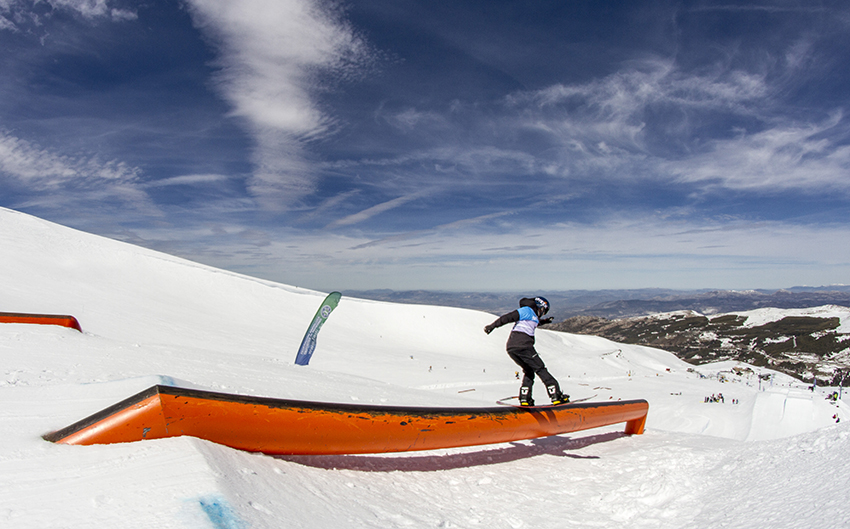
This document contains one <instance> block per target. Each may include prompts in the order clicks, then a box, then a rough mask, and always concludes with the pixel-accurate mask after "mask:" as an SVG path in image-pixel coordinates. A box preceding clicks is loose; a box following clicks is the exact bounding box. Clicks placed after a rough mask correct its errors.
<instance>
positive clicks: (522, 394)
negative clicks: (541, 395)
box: [519, 386, 534, 406]
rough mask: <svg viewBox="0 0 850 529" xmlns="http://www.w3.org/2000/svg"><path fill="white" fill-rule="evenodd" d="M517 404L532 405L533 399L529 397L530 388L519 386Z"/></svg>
mask: <svg viewBox="0 0 850 529" xmlns="http://www.w3.org/2000/svg"><path fill="white" fill-rule="evenodd" d="M519 405H520V406H534V399H532V398H531V388H530V387H528V386H523V387H521V388H519Z"/></svg>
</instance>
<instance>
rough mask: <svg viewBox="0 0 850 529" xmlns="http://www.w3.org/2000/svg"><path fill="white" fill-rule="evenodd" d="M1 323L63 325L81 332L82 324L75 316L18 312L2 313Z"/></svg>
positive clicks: (0, 313)
mask: <svg viewBox="0 0 850 529" xmlns="http://www.w3.org/2000/svg"><path fill="white" fill-rule="evenodd" d="M0 323H37V324H41V325H61V326H62V327H70V328H71V329H77V330H78V331H80V332H83V330H82V329H81V328H80V322H78V321H77V318H75V317H73V316H63V315H53V314H21V313H17V312H0Z"/></svg>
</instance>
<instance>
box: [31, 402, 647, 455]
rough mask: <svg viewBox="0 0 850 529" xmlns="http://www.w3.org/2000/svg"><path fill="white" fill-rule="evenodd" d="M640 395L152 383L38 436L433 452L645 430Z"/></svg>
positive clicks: (280, 451) (294, 450) (269, 448)
mask: <svg viewBox="0 0 850 529" xmlns="http://www.w3.org/2000/svg"><path fill="white" fill-rule="evenodd" d="M648 411H649V404H648V403H647V402H646V401H645V400H630V401H616V402H613V401H609V402H600V403H578V404H573V405H567V406H559V407H553V408H531V409H529V408H519V407H513V406H498V407H494V408H424V407H423V408H419V407H400V406H375V405H355V404H328V403H319V402H306V401H295V400H283V399H272V398H264V397H249V396H242V395H231V394H226V393H216V392H211V391H201V390H193V389H185V388H176V387H170V386H152V387H150V388H148V389H147V390H145V391H142V392H141V393H138V394H136V395H134V396H132V397H130V398H128V399H126V400H124V401H122V402H119V403H117V404H115V405H113V406H110V407H109V408H106V409H105V410H103V411H101V412H98V413H96V414H94V415H92V416H90V417H88V418H86V419H83V420H81V421H79V422H77V423H75V424H72V425H70V426H68V427H66V428H63V429H62V430H59V431H56V432H53V433H50V434H47V435H45V436H44V439H46V440H48V441H51V442H54V443H61V444H72V445H92V444H109V443H123V442H131V441H141V440H143V439H161V438H166V437H177V436H181V435H188V436H193V437H198V438H201V439H206V440H208V441H212V442H215V443H219V444H223V445H226V446H229V447H231V448H236V449H239V450H246V451H249V452H262V453H266V454H272V455H284V454H286V455H320V454H367V453H384V452H406V451H412V450H433V449H440V448H453V447H459V446H474V445H485V444H493V443H505V442H510V441H518V440H522V439H534V438H538V437H546V436H550V435H557V434H562V433H568V432H576V431H580V430H587V429H591V428H598V427H600V426H608V425H612V424H618V423H622V422H624V423H626V427H625V432H626V434H629V435H631V434H641V433H643V430H644V426H645V424H646V416H647V413H648Z"/></svg>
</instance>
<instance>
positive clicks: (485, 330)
mask: <svg viewBox="0 0 850 529" xmlns="http://www.w3.org/2000/svg"><path fill="white" fill-rule="evenodd" d="M493 329H495V327H493V326H492V325H485V326H484V332H485V333H487V334H490V333H491V332H493Z"/></svg>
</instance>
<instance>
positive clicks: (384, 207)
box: [328, 191, 428, 228]
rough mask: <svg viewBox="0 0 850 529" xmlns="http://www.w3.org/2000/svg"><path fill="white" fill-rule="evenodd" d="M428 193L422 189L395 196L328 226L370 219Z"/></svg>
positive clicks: (335, 226)
mask: <svg viewBox="0 0 850 529" xmlns="http://www.w3.org/2000/svg"><path fill="white" fill-rule="evenodd" d="M427 194H428V192H427V191H420V192H418V193H411V194H409V195H405V196H401V197H398V198H394V199H392V200H387V201H386V202H382V203H380V204H377V205H375V206H372V207H370V208H367V209H364V210H363V211H359V212H357V213H354V214H353V215H348V216H347V217H343V218H341V219H339V220H336V221H334V222H332V223H330V224H329V225H328V228H338V227H341V226H350V225H352V224H358V223H360V222H363V221H366V220H369V219H370V218H372V217H374V216H375V215H380V214H381V213H384V212H386V211H389V210H391V209H395V208H397V207H400V206H403V205H405V204H407V203H408V202H410V201H412V200H416V199H417V198H421V197H423V196H425V195H427Z"/></svg>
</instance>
